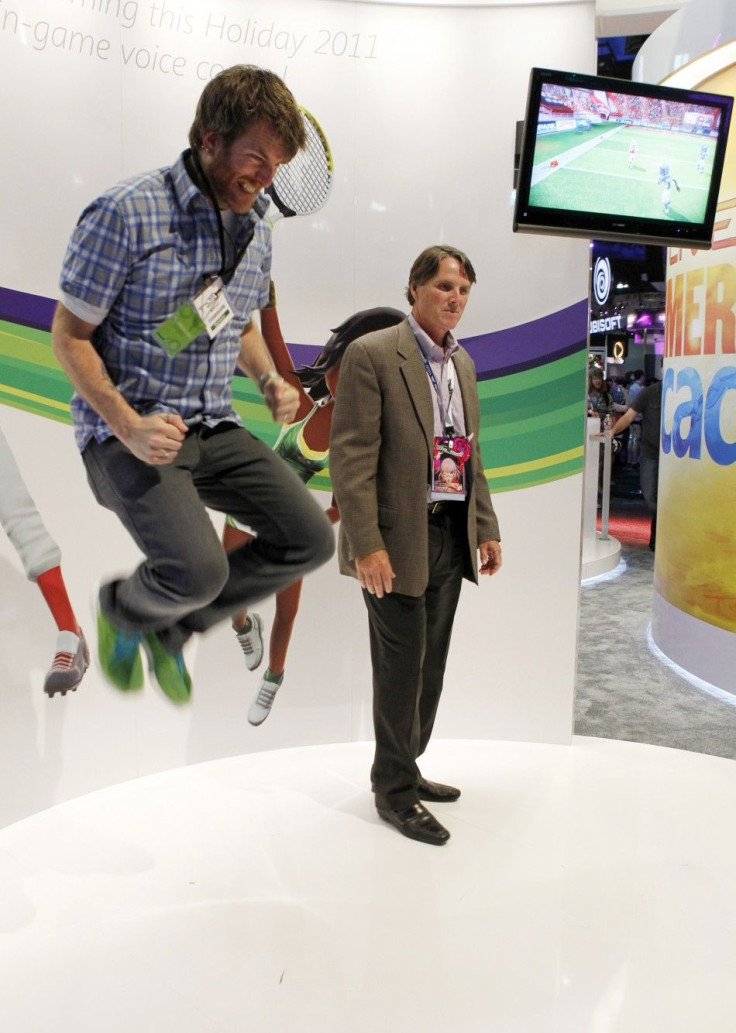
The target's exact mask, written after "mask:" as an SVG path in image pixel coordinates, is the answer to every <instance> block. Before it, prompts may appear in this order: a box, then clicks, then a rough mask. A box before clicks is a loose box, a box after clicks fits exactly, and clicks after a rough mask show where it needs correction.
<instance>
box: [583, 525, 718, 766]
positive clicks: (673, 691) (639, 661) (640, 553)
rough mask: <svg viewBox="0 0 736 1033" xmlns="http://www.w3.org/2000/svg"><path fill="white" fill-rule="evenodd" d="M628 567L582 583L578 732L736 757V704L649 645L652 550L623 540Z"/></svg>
mask: <svg viewBox="0 0 736 1033" xmlns="http://www.w3.org/2000/svg"><path fill="white" fill-rule="evenodd" d="M622 554H623V558H624V560H625V562H626V565H627V570H626V571H625V572H624V573H623V574H622V575H621V576H620V577H618V578H617V579H616V580H613V581H608V582H600V583H598V584H592V585H583V586H582V588H581V598H580V631H579V641H578V667H577V695H576V705H575V731H576V733H577V734H578V735H592V736H599V737H601V738H604V739H626V740H629V741H632V742H645V743H651V744H654V745H658V746H672V747H676V748H677V749H682V750H694V751H696V752H698V753H710V754H713V755H715V756H718V757H730V758H736V705H730V704H729V703H726V702H722V701H720V700H718V699H715V698H714V697H712V696H710V695H708V693H706V692H704V691H703V690H701V689H698V688H696V687H695V686H693V685H691V684H690V683H689V682H688V681H686V680H685V679H684V678H681V677H679V676H678V675H677V674H676V673H675V672H674V671H672V670H671V669H670V668H669V667H666V666H665V665H663V664H662V663H660V662H659V661H658V660H657V659H656V658H655V657H654V656H653V654H652V653H651V652H650V650H649V648H648V645H647V627H648V625H649V623H650V620H651V607H652V592H653V588H652V585H653V572H654V554H653V553H652V552H650V550H649V548H648V546H647V545H642V544H635V543H628V544H627V543H625V542H624V541H623V540H622Z"/></svg>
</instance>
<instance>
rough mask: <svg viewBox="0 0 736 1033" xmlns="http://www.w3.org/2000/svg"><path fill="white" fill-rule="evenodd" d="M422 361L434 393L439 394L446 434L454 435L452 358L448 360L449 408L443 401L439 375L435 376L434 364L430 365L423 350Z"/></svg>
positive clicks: (442, 421) (441, 420) (438, 399)
mask: <svg viewBox="0 0 736 1033" xmlns="http://www.w3.org/2000/svg"><path fill="white" fill-rule="evenodd" d="M422 361H423V363H424V368H425V369H426V371H427V374H428V375H429V379H430V380H431V382H432V387H433V388H434V393H435V394H436V395H437V405H438V406H439V410H440V422H441V423H442V426H443V427H444V429H445V434H447V435H448V436H449V437H452V435H453V434H454V433H455V428H454V427H453V425H452V416H451V414H450V409H451V407H452V393H453V391H454V390H455V381H454V377H453V376H451V375H450V373H449V370H450V365H449V363H450V362H451V361H452V360H451V359H449V360H448V367H447V368H448V374H447V409H445V406H444V403H443V401H442V392H441V390H440V385H439V384H438V383H437V377H436V376H435V374H434V370H433V369H432V366H431V365H430V362H429V359H428V358H427V356H426V355H425V354H424V352H422ZM452 368H453V369H454V367H452Z"/></svg>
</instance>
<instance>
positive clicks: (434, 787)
mask: <svg viewBox="0 0 736 1033" xmlns="http://www.w3.org/2000/svg"><path fill="white" fill-rule="evenodd" d="M417 796H418V797H419V799H420V800H431V801H432V803H452V802H453V801H454V800H457V799H458V798H459V796H460V790H459V789H456V788H455V786H443V785H442V783H441V782H430V781H429V779H428V778H420V779H419V781H418V782H417Z"/></svg>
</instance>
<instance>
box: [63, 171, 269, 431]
mask: <svg viewBox="0 0 736 1033" xmlns="http://www.w3.org/2000/svg"><path fill="white" fill-rule="evenodd" d="M267 207H268V200H267V198H266V197H264V196H261V197H259V198H258V200H257V201H256V204H255V205H254V208H253V210H252V211H251V212H249V213H248V214H247V215H242V216H236V217H235V232H234V234H233V236H234V241H233V243H234V246H235V249H236V251H239V250H240V249H241V248H242V247H243V244H244V243H245V241H246V240H247V239H248V236H249V234H250V232H251V229H253V239H252V241H251V243H250V245H249V247H248V250H247V251H246V253H245V256H244V257H243V259H242V260H241V262H240V264H239V266H238V267H237V269H236V271H235V273H234V275H233V277H232V279H231V280H230V282H229V283H228V286H227V295H228V298H229V299H230V304H231V307H232V309H233V311H234V312H235V318H234V319H233V320H232V321H231V322H230V324H229V325H228V326H227V327H225V328H224V329H223V330H221V331H220V332H219V333H218V334H217V335H216V337H215V339H214V340H212V341H211V340H210V339H209V337H208V336H207V334H206V333H205V332H203V333H202V334H200V335H199V336H198V337H197V338H195V340H193V341H192V342H191V343H190V344H188V345H187V346H186V348H184V349H183V350H182V351H180V352H179V354H178V355H175V356H170V355H169V354H168V352H166V351H165V350H164V349H163V348H162V347H161V346H160V345H159V344H158V343H157V342H156V340H155V339H154V337H153V331H154V330H155V329H156V327H158V326H160V325H161V323H163V322H164V321H165V320H166V319H168V318H169V316H171V315H173V314H174V312H176V311H177V309H178V308H179V307H180V306H181V305H182V304H184V303H185V302H190V301H191V300H192V298H194V297H195V295H196V294H198V293H199V292H200V291H201V290H202V288H203V287H204V286H205V283H206V278H207V277H209V276H210V275H212V274H217V273H219V271H220V265H221V254H220V241H219V236H218V230H217V216H216V214H215V210H214V208H213V206H212V204H211V202H210V201H208V200H207V198H206V197H205V196H204V194H202V193H201V192H200V190H199V189H198V188H197V187H196V186H195V185H194V183H193V182H192V180H191V179H190V178H189V176H188V174H187V172H186V169H185V166H184V158H183V155H181V156H180V157H179V159H178V160H177V161H176V163H175V164H174V165H173V166H171V167H170V168H163V169H158V170H156V171H154V172H147V173H144V174H143V175H139V176H135V177H133V178H131V179H127V180H124V181H123V182H122V183H119V184H118V185H117V186H115V187H112V189H110V190H108V191H107V192H106V193H105V194H103V195H102V196H101V197H99V198H98V199H97V200H96V201H93V202H92V204H91V205H89V207H88V208H86V209H85V211H84V212H83V213H82V215H81V217H80V219H79V222H78V223H77V226H76V228H75V230H74V233H73V234H72V237H71V240H70V242H69V246H68V248H67V252H66V256H65V258H64V264H63V266H62V271H61V279H60V286H61V291H62V301H63V303H64V304H65V305H66V307H67V308H68V309H69V310H70V311H71V312H72V313H73V314H74V315H76V316H78V317H79V318H80V319H83V320H85V321H86V322H88V323H94V324H96V329H95V331H94V334H93V335H92V342H93V344H94V347H95V348H96V350H97V352H98V353H99V355H100V357H101V359H102V361H103V362H104V364H105V368H106V369H107V371H108V373H109V375H110V378H111V380H112V381H113V383H114V384H115V385H116V386H117V388H118V390H119V391H120V392H121V394H122V395H123V396H124V398H125V399H126V401H127V402H128V403H129V404H130V405H131V406H132V407H133V408H134V409H135V410H136V411H137V412H139V413H141V414H142V415H148V414H149V413H153V412H177V413H179V415H180V416H181V417H182V419H183V420H184V421H185V423H187V424H188V425H189V426H193V425H195V424H197V423H202V422H203V423H206V424H208V425H210V426H212V425H214V424H216V423H219V422H221V421H222V420H232V421H233V422H236V423H240V422H241V421H240V419H239V417H238V416H237V414H236V413H235V412H234V411H233V408H232V378H233V373H234V371H235V364H236V361H237V358H238V354H239V352H240V335H241V334H242V332H243V329H244V328H245V326H246V324H247V323H248V321H249V319H250V315H251V313H252V312H253V310H254V309H261V308H264V307H265V306H266V304H267V303H268V289H269V282H270V278H271V230H270V227H269V225H268V224H267V222H265V221H264V220H263V214H264V212H265V210H266V208H267ZM71 412H72V419H73V421H74V430H75V436H76V441H77V445H78V447H79V449H80V451H82V450H83V449H84V448H85V446H86V445H87V443H88V442H89V441H90V439H91V438H92V437H94V438H95V439H96V440H97V441H104V440H105V439H106V438H108V437H110V436H111V434H112V431H111V430H110V428H109V427H108V425H107V424H106V423H105V422H104V420H102V419H101V418H100V416H98V414H97V413H96V412H95V411H94V409H92V408H91V407H90V406H89V405H88V404H87V403H86V402H85V401H84V399H82V398H80V396H79V395H77V394H75V395H74V396H73V398H72V402H71Z"/></svg>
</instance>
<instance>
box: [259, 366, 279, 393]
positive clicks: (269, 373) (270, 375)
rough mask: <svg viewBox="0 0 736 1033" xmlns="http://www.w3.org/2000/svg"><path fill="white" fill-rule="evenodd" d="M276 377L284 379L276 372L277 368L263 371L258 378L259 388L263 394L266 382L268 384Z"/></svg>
mask: <svg viewBox="0 0 736 1033" xmlns="http://www.w3.org/2000/svg"><path fill="white" fill-rule="evenodd" d="M274 377H276V378H277V379H278V380H283V379H284V378H283V377H282V376H281V374H280V373H277V372H276V370H275V369H267V370H266V372H265V373H261V375H260V377H259V378H258V390H259V391H260V392H261V394H263V392H264V390H265V387H266V384H268V382H269V381H271V380H273V379H274Z"/></svg>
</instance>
